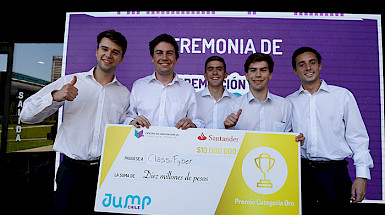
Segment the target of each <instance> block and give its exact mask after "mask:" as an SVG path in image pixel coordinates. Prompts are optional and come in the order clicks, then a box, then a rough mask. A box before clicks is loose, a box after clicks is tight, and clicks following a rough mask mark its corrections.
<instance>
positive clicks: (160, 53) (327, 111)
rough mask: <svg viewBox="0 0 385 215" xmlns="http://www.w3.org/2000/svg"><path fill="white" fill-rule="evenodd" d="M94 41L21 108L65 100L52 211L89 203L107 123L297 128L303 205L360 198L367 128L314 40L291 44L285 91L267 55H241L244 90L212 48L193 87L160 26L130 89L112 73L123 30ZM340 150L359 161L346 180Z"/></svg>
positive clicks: (42, 114)
mask: <svg viewBox="0 0 385 215" xmlns="http://www.w3.org/2000/svg"><path fill="white" fill-rule="evenodd" d="M97 43H98V46H97V49H96V60H97V65H96V66H95V67H94V68H92V69H91V70H89V71H88V72H83V73H76V74H72V75H66V76H63V77H61V78H60V79H58V80H57V81H55V82H53V83H51V84H49V85H47V86H46V87H44V88H43V89H41V90H40V91H39V92H37V93H36V94H34V95H32V96H31V97H29V98H28V99H27V100H26V101H25V102H24V105H23V110H22V112H21V120H22V121H23V122H25V123H38V122H41V121H43V120H44V119H45V118H46V117H48V116H50V115H51V114H53V113H54V112H55V111H57V110H58V109H59V108H60V107H61V106H63V105H64V106H65V107H64V114H63V115H64V116H63V122H62V124H61V126H60V128H59V130H58V134H57V137H56V140H55V143H54V150H55V151H58V152H61V153H62V154H63V162H62V163H61V165H60V167H59V169H58V172H57V177H56V182H57V191H56V199H55V201H56V202H55V212H56V213H57V214H63V213H68V212H71V211H73V210H76V212H81V210H84V211H83V212H85V213H91V212H92V211H93V204H94V198H95V192H96V183H97V178H98V177H97V176H98V170H99V167H98V166H99V159H100V155H101V148H102V143H103V135H104V134H103V132H104V128H105V125H106V124H108V123H124V124H130V125H133V126H135V127H138V128H139V127H147V128H148V127H150V126H167V127H176V128H178V129H179V128H180V129H188V128H197V127H198V128H203V127H205V128H217V129H236V130H254V131H276V132H290V131H293V132H297V133H301V134H300V135H299V136H297V137H296V140H297V141H299V142H301V157H302V199H303V201H302V202H303V213H304V214H306V213H309V212H310V211H312V210H313V211H314V210H317V208H318V209H319V210H322V209H324V208H325V205H333V206H335V207H339V208H344V207H346V206H347V205H348V204H349V202H350V201H352V202H359V201H362V200H363V199H364V197H365V194H366V186H367V185H366V183H367V182H366V180H367V179H370V171H369V168H371V167H373V161H372V158H371V156H370V154H369V149H368V145H369V137H368V134H367V132H366V128H365V125H364V122H363V120H362V117H361V114H360V111H359V109H358V106H357V103H356V101H355V99H354V96H353V95H352V93H350V92H349V91H348V90H347V89H344V88H341V87H337V86H331V85H328V84H326V82H325V81H324V80H321V79H320V78H319V73H320V71H321V68H322V64H321V55H320V54H319V53H318V52H317V51H316V50H314V49H312V48H310V47H302V48H299V49H297V50H296V51H295V52H294V54H293V56H292V67H293V72H294V74H295V75H297V76H298V77H299V79H300V81H301V86H300V89H299V90H298V91H296V92H294V93H293V94H291V95H289V96H288V97H287V98H282V97H280V96H277V95H274V94H272V93H270V92H269V90H268V83H269V81H270V80H271V78H272V76H273V68H274V62H273V60H272V58H271V56H270V55H268V54H262V53H254V54H252V55H250V56H249V57H248V58H247V60H246V62H245V64H244V71H245V77H246V80H247V81H248V83H249V89H250V91H249V92H248V93H247V94H245V95H243V96H240V97H238V96H236V95H234V94H232V93H230V92H228V91H227V90H226V89H225V88H224V87H223V81H224V79H225V78H226V77H227V72H226V63H225V61H224V59H223V58H221V57H218V56H212V57H209V58H208V59H207V60H206V63H205V72H204V77H205V79H206V80H207V87H206V88H205V89H204V90H202V91H200V92H198V93H195V90H194V88H193V87H192V86H191V84H189V83H187V82H185V81H184V80H182V79H180V78H179V77H178V75H177V74H176V73H175V72H174V68H175V65H176V64H177V62H178V58H179V48H178V44H177V43H176V41H175V39H174V38H173V37H172V36H170V35H167V34H162V35H159V36H157V37H156V38H155V39H153V40H152V41H151V42H150V43H149V49H150V56H151V61H152V63H153V64H154V66H155V72H154V73H153V74H151V75H149V76H146V77H144V78H141V79H139V80H137V81H135V83H134V84H133V86H132V90H131V93H130V92H129V90H128V89H127V88H126V87H125V86H123V85H122V84H121V83H120V82H119V81H118V80H117V79H116V76H115V70H116V68H117V67H118V65H119V64H120V63H121V62H122V61H123V59H124V54H125V52H126V49H127V41H126V39H125V37H124V36H123V35H122V34H120V33H119V32H116V31H114V30H109V31H104V32H102V33H100V34H99V35H98V37H97ZM305 137H306V139H305ZM347 157H352V158H353V160H354V165H355V166H356V179H355V180H354V182H353V184H352V182H351V180H350V177H349V175H348V170H347V167H346V166H347V162H346V161H345V158H347ZM87 196H88V197H87Z"/></svg>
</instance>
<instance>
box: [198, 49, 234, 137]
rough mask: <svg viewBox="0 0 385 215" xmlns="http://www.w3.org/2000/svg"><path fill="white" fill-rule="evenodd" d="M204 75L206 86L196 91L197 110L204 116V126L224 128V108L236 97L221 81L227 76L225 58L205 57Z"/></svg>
mask: <svg viewBox="0 0 385 215" xmlns="http://www.w3.org/2000/svg"><path fill="white" fill-rule="evenodd" d="M204 77H205V79H206V80H207V87H206V88H205V89H203V90H201V91H199V92H198V93H197V100H198V110H199V112H200V113H202V115H203V116H204V117H203V119H204V121H205V128H214V129H217V128H225V127H224V125H223V121H224V119H225V116H224V112H225V108H226V107H227V105H228V104H229V102H230V101H232V100H233V99H235V98H237V97H238V96H236V95H235V94H232V93H230V92H229V91H227V89H226V88H224V87H223V81H224V80H225V78H227V72H226V63H225V60H224V59H223V58H221V57H219V56H212V57H209V58H207V60H206V62H205V72H204Z"/></svg>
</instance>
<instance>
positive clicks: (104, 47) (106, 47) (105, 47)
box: [100, 46, 121, 54]
mask: <svg viewBox="0 0 385 215" xmlns="http://www.w3.org/2000/svg"><path fill="white" fill-rule="evenodd" d="M100 48H103V49H110V48H109V47H108V46H100ZM113 50H114V51H116V52H119V54H120V53H121V51H119V50H118V49H113Z"/></svg>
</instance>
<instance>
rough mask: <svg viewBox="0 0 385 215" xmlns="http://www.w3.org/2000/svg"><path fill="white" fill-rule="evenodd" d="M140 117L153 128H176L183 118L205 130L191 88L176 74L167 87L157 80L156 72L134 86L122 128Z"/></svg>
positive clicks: (137, 81) (136, 82)
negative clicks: (147, 121)
mask: <svg viewBox="0 0 385 215" xmlns="http://www.w3.org/2000/svg"><path fill="white" fill-rule="evenodd" d="M140 115H143V116H145V117H146V118H147V119H148V120H149V121H150V123H151V125H152V126H165V127H175V125H176V124H177V123H178V122H179V120H181V119H182V118H184V117H187V118H189V119H191V121H192V122H193V123H194V124H195V125H196V126H197V127H198V128H202V127H203V126H204V124H203V119H202V117H201V114H200V113H198V111H197V101H196V95H195V90H194V88H193V87H192V86H191V84H189V83H187V82H186V81H184V80H182V79H180V78H179V77H178V75H176V74H175V77H174V79H173V80H172V82H171V83H169V84H168V85H166V86H164V85H163V84H162V83H161V82H160V81H158V80H157V79H156V76H155V72H154V73H153V74H152V75H149V76H146V77H144V78H141V79H139V80H136V81H135V82H134V84H133V85H132V90H131V96H130V107H129V109H128V115H127V118H126V119H125V121H124V124H129V123H130V122H131V121H132V120H134V119H135V118H136V117H137V116H140Z"/></svg>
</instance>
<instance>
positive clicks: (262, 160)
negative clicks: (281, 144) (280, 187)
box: [254, 153, 275, 188]
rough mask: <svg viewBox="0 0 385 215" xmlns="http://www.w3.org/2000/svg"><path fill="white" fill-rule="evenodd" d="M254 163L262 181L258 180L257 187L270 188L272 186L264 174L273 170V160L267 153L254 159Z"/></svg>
mask: <svg viewBox="0 0 385 215" xmlns="http://www.w3.org/2000/svg"><path fill="white" fill-rule="evenodd" d="M254 161H255V165H257V167H258V169H259V170H261V172H262V173H263V179H261V180H259V183H257V187H265V188H272V187H273V184H272V183H271V182H270V180H268V179H266V174H267V173H268V172H269V171H270V169H271V168H273V166H274V163H275V159H274V158H271V157H270V155H269V154H267V153H262V154H260V155H259V157H257V158H255V159H254Z"/></svg>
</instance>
